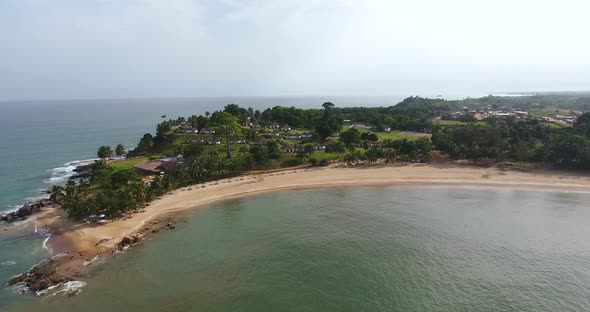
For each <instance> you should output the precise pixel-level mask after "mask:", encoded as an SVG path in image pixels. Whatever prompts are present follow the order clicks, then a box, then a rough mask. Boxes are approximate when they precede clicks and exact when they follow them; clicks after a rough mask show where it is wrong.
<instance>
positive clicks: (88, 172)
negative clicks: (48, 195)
mask: <svg viewBox="0 0 590 312" xmlns="http://www.w3.org/2000/svg"><path fill="white" fill-rule="evenodd" d="M74 172H75V173H76V174H75V175H73V176H71V177H70V180H73V179H85V178H90V177H91V176H92V165H83V166H78V167H76V169H74Z"/></svg>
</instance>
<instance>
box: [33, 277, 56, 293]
mask: <svg viewBox="0 0 590 312" xmlns="http://www.w3.org/2000/svg"><path fill="white" fill-rule="evenodd" d="M52 284H53V283H52V281H51V280H50V279H49V278H47V277H44V278H41V279H39V280H37V281H35V282H33V284H31V286H30V287H29V288H31V289H33V290H41V289H46V288H48V287H49V286H51V285H52Z"/></svg>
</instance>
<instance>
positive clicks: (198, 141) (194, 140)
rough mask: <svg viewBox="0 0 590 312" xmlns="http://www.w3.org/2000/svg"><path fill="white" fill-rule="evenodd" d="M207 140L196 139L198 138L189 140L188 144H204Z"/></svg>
mask: <svg viewBox="0 0 590 312" xmlns="http://www.w3.org/2000/svg"><path fill="white" fill-rule="evenodd" d="M204 142H205V140H203V139H196V138H191V139H189V140H188V144H192V143H204Z"/></svg>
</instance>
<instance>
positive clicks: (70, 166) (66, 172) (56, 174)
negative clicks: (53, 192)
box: [45, 158, 98, 185]
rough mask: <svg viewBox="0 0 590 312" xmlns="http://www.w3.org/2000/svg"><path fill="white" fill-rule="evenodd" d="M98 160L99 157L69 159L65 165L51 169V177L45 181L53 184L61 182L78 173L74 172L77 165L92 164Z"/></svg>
mask: <svg viewBox="0 0 590 312" xmlns="http://www.w3.org/2000/svg"><path fill="white" fill-rule="evenodd" d="M96 160H98V158H92V159H81V160H73V161H68V162H66V163H64V164H63V166H60V167H56V168H53V169H51V170H49V172H50V177H49V178H48V179H47V180H45V183H47V184H51V185H56V184H61V183H63V182H65V181H67V180H68V179H69V178H70V177H72V176H73V175H75V174H76V173H75V172H74V170H75V169H76V167H78V166H84V165H90V164H92V163H93V162H94V161H96Z"/></svg>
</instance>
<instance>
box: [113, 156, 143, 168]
mask: <svg viewBox="0 0 590 312" xmlns="http://www.w3.org/2000/svg"><path fill="white" fill-rule="evenodd" d="M147 159H148V158H147V157H137V158H132V159H125V160H120V161H116V162H113V163H111V167H113V168H114V169H115V171H119V170H127V169H131V168H133V166H135V165H137V164H139V163H140V162H143V161H145V160H147Z"/></svg>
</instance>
